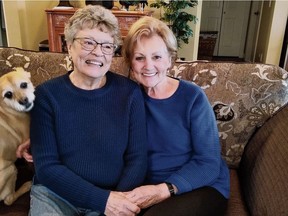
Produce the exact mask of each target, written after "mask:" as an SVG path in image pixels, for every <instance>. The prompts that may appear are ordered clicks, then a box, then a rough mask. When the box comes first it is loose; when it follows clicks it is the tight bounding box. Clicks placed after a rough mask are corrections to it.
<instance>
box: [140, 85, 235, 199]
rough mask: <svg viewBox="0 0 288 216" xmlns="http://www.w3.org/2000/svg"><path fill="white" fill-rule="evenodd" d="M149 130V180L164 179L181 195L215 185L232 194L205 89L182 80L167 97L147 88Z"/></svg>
mask: <svg viewBox="0 0 288 216" xmlns="http://www.w3.org/2000/svg"><path fill="white" fill-rule="evenodd" d="M143 95H144V100H145V105H146V117H147V130H148V161H149V164H148V176H147V179H146V183H148V184H151V183H152V184H157V183H162V182H164V181H167V182H170V183H172V184H174V185H176V186H177V188H178V190H179V191H178V194H182V193H185V192H187V191H191V190H193V189H196V188H199V187H203V186H212V187H214V188H216V189H217V190H218V191H219V192H221V193H222V194H223V195H224V196H225V197H226V198H228V197H229V184H230V183H229V171H228V168H227V165H226V163H225V162H224V161H223V160H222V158H221V155H220V144H219V137H218V129H217V125H216V120H215V116H214V113H213V111H212V108H211V106H210V104H209V101H208V99H207V97H206V95H205V93H204V92H203V90H202V89H201V88H200V87H198V86H196V85H194V84H191V83H189V82H187V81H183V80H180V83H179V87H178V89H177V90H176V92H175V93H174V94H173V95H172V96H171V97H169V98H167V99H153V98H150V97H149V96H148V95H147V94H146V93H145V92H144V91H143Z"/></svg>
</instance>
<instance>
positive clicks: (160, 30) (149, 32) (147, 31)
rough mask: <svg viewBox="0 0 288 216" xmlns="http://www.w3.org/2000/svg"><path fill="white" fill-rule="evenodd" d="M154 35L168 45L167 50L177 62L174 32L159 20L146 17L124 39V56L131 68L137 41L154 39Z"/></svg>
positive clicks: (133, 26) (132, 27)
mask: <svg viewBox="0 0 288 216" xmlns="http://www.w3.org/2000/svg"><path fill="white" fill-rule="evenodd" d="M154 35H158V36H160V37H161V38H162V39H163V41H164V43H165V44H166V47H167V50H168V52H169V54H170V56H171V58H172V61H175V60H176V58H177V48H178V47H177V40H176V38H175V36H174V34H173V32H172V31H171V30H170V29H169V27H168V26H167V25H166V24H165V23H164V22H162V21H161V20H159V19H156V18H153V17H148V16H145V17H143V18H141V19H139V20H138V21H136V22H135V23H134V24H133V25H132V26H131V28H130V30H129V32H128V34H127V36H126V37H125V39H124V44H123V47H122V56H123V57H124V60H125V62H126V64H127V66H128V67H129V68H130V67H131V60H132V55H133V50H134V48H135V46H136V43H137V41H139V40H140V39H141V38H142V37H144V36H145V37H152V36H154Z"/></svg>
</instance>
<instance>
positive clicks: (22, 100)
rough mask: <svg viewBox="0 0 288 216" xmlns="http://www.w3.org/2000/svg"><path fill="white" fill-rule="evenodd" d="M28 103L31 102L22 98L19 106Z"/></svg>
mask: <svg viewBox="0 0 288 216" xmlns="http://www.w3.org/2000/svg"><path fill="white" fill-rule="evenodd" d="M28 102H29V101H28V98H27V97H25V98H22V99H21V100H19V104H21V105H26V104H27V103H28Z"/></svg>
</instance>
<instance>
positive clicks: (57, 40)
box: [45, 8, 152, 52]
mask: <svg viewBox="0 0 288 216" xmlns="http://www.w3.org/2000/svg"><path fill="white" fill-rule="evenodd" d="M76 10H77V9H75V8H73V9H65V10H63V9H47V10H45V12H46V15H47V23H48V40H49V51H50V52H66V45H65V40H64V27H65V23H66V22H67V21H68V19H69V18H70V17H71V16H72V15H73V14H74V13H75V11H76ZM112 13H113V14H114V15H115V16H116V17H117V19H118V21H119V27H120V32H121V36H122V38H125V36H126V35H127V33H128V31H129V28H130V26H131V25H132V24H133V23H134V22H135V21H136V20H138V19H139V18H141V17H142V16H151V15H152V12H150V11H120V10H119V11H118V10H115V11H114V10H112Z"/></svg>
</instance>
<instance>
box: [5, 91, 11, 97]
mask: <svg viewBox="0 0 288 216" xmlns="http://www.w3.org/2000/svg"><path fill="white" fill-rule="evenodd" d="M12 95H13V93H12V92H11V91H8V92H6V93H5V94H4V97H6V98H8V99H11V98H12Z"/></svg>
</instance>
